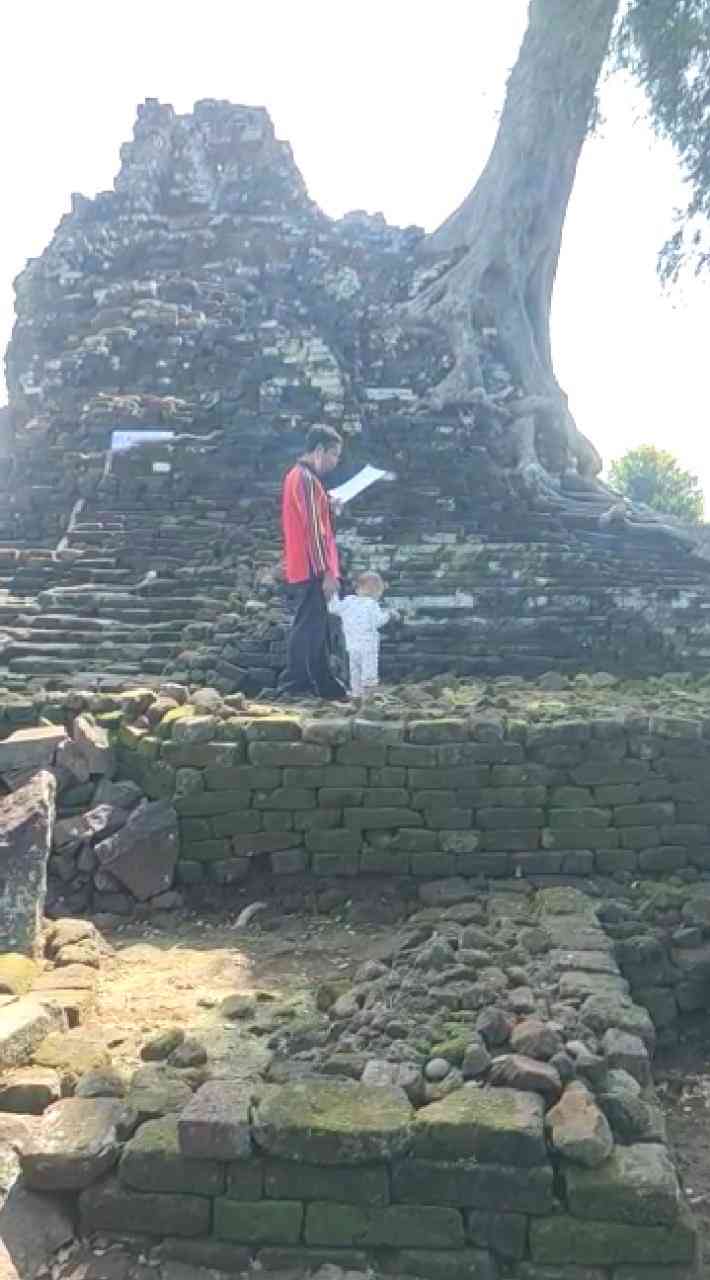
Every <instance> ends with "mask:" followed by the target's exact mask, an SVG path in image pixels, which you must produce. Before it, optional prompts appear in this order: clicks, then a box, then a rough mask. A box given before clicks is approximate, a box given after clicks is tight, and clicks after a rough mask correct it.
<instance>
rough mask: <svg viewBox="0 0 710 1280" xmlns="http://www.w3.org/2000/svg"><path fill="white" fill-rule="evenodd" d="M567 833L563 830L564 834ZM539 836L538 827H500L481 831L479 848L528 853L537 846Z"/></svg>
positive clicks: (492, 851)
mask: <svg viewBox="0 0 710 1280" xmlns="http://www.w3.org/2000/svg"><path fill="white" fill-rule="evenodd" d="M560 834H561V833H560ZM567 834H568V833H567V832H565V835H567ZM541 837H542V832H541V831H540V830H539V828H534V829H527V830H518V829H517V828H515V829H508V828H505V829H503V828H502V829H501V830H499V831H482V832H481V848H482V849H483V850H485V851H486V852H488V853H528V852H530V851H531V850H533V849H537V848H538V847H539V845H540V841H541ZM548 847H549V846H548Z"/></svg>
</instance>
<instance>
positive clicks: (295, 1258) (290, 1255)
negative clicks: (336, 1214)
mask: <svg viewBox="0 0 710 1280" xmlns="http://www.w3.org/2000/svg"><path fill="white" fill-rule="evenodd" d="M257 1264H258V1266H259V1267H263V1269H264V1271H267V1272H268V1271H278V1272H279V1274H281V1273H282V1272H285V1273H286V1274H287V1275H289V1276H291V1275H292V1274H293V1273H295V1274H296V1275H298V1276H299V1277H300V1276H301V1275H302V1274H303V1272H304V1270H305V1273H306V1275H308V1276H310V1275H311V1274H315V1273H317V1272H318V1271H319V1270H321V1276H320V1280H339V1276H338V1277H335V1276H334V1275H333V1273H332V1268H333V1267H337V1268H339V1270H353V1271H356V1272H357V1271H359V1272H366V1271H367V1270H368V1269H369V1266H370V1259H369V1258H368V1257H367V1254H365V1253H362V1252H361V1251H360V1250H359V1249H328V1248H327V1247H326V1246H323V1248H321V1249H308V1248H307V1247H306V1246H305V1245H299V1246H298V1247H296V1248H294V1247H292V1248H290V1249H289V1248H288V1247H284V1246H281V1247H278V1246H274V1247H271V1248H269V1247H267V1248H265V1249H259V1251H258V1254H257ZM322 1268H327V1270H326V1271H325V1272H323V1271H322Z"/></svg>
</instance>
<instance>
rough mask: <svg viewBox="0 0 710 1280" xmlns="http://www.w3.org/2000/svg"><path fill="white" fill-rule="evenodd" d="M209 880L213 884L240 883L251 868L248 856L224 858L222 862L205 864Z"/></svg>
mask: <svg viewBox="0 0 710 1280" xmlns="http://www.w3.org/2000/svg"><path fill="white" fill-rule="evenodd" d="M205 865H206V867H207V872H208V875H209V878H210V880H213V881H214V883H215V884H222V885H225V884H240V883H241V882H242V880H246V878H247V876H248V875H249V871H250V869H251V863H250V860H249V858H225V860H224V862H208V863H206V864H205Z"/></svg>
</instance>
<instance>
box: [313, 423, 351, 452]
mask: <svg viewBox="0 0 710 1280" xmlns="http://www.w3.org/2000/svg"><path fill="white" fill-rule="evenodd" d="M342 443H343V437H342V436H339V435H338V433H337V431H336V430H335V427H326V426H323V425H322V424H321V425H317V426H315V427H311V429H310V431H309V432H308V435H307V436H306V453H313V450H314V449H337V447H338V446H339V445H342Z"/></svg>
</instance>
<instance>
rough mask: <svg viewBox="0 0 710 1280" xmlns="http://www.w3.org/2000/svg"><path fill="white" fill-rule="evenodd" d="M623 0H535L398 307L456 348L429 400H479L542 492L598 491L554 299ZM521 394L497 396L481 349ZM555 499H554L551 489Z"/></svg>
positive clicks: (522, 468) (523, 470)
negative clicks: (410, 294) (475, 158)
mask: <svg viewBox="0 0 710 1280" xmlns="http://www.w3.org/2000/svg"><path fill="white" fill-rule="evenodd" d="M618 5H619V0H530V11H529V24H528V29H527V32H526V35H525V38H524V40H523V44H522V47H521V50H520V55H519V57H518V61H517V64H516V66H515V68H514V69H513V72H512V74H511V76H510V80H509V83H508V90H507V94H506V100H505V106H504V109H503V113H502V117H501V121H500V127H499V129H498V135H497V138H496V141H495V144H494V146H493V150H492V152H491V155H490V158H489V160H488V164H487V165H486V168H485V169H484V171H483V173H482V175H481V177H480V178H479V180H478V182H477V183H476V185H475V187H474V188H473V190H472V191H471V193H470V195H468V196H467V197H466V199H465V200H464V202H463V204H462V205H461V206H460V207H459V208H458V209H457V210H456V212H455V213H453V214H452V215H451V216H450V217H449V218H448V219H447V220H446V222H444V223H443V225H442V226H441V227H439V229H438V231H435V232H434V233H433V234H432V235H431V236H429V237H428V238H427V240H426V241H425V242H424V252H425V254H427V255H431V254H435V255H438V254H446V255H447V258H446V259H445V260H443V267H444V269H443V273H442V274H439V275H438V277H437V278H436V279H435V280H434V281H433V282H432V283H429V284H428V285H427V286H426V287H425V288H424V289H423V290H422V292H420V293H419V294H417V295H415V296H414V298H413V299H412V300H411V302H410V303H408V304H407V313H408V315H409V318H410V319H411V320H412V321H413V322H415V323H418V324H422V323H425V324H428V323H433V324H434V325H436V326H440V325H443V326H444V327H445V329H446V330H447V332H448V335H449V339H450V342H451V347H452V354H453V357H454V364H453V367H452V368H451V370H450V372H449V373H448V374H447V375H446V377H445V378H444V379H443V381H442V382H440V383H439V384H438V386H437V387H436V388H435V390H434V394H433V396H432V398H431V399H432V401H433V403H434V404H435V405H437V406H438V407H443V406H444V405H450V404H452V403H468V404H472V405H475V404H477V403H478V404H479V405H480V406H486V405H488V407H489V409H490V411H491V413H497V414H498V416H499V419H500V421H501V423H504V424H505V431H506V432H507V433H509V435H510V438H511V442H512V447H513V452H514V458H515V465H516V467H517V470H518V471H519V472H520V474H521V476H522V477H523V479H524V480H525V481H526V482H527V483H528V484H529V485H530V486H531V487H532V488H533V489H535V490H538V491H539V490H541V489H542V490H543V491H544V492H545V493H546V494H547V495H548V496H549V497H553V496H554V495H555V494H558V495H559V493H560V487H561V486H562V487H564V486H565V485H566V486H567V487H571V488H573V489H576V490H577V492H578V493H579V492H581V491H584V490H585V489H586V490H587V491H589V490H594V489H595V488H596V487H600V486H597V484H596V482H595V481H594V479H593V478H594V477H595V476H596V475H597V473H598V472H599V471H600V469H601V462H600V459H599V456H598V454H597V452H596V450H595V449H594V448H593V446H592V445H591V444H590V443H589V442H588V441H587V440H586V439H585V438H584V437H583V436H582V435H581V434H580V432H579V431H578V430H577V428H576V426H575V423H574V420H573V418H572V415H571V413H570V411H569V409H568V407H567V400H566V397H565V395H564V393H563V392H562V390H561V389H560V387H559V385H558V383H557V381H556V379H555V375H554V372H553V367H552V352H551V343H550V307H551V301H552V290H553V285H554V280H555V274H556V271H557V262H558V257H559V251H560V243H561V238H562V228H563V224H564V219H565V214H566V211H567V205H568V202H569V198H570V195H571V192H572V186H573V183H574V178H575V172H576V168H577V162H578V159H579V155H580V151H581V149H582V145H583V143H584V140H585V137H586V135H587V132H588V130H589V127H590V123H591V121H592V118H593V115H594V110H595V102H596V96H595V95H596V85H597V81H598V78H599V73H600V70H601V67H602V64H603V62H604V58H605V55H606V52H607V49H608V46H609V40H610V37H611V31H612V25H613V22H614V16H615V14H616V11H617V8H618ZM491 342H493V344H494V352H495V358H496V360H497V361H498V362H499V363H501V364H502V365H503V366H504V367H505V368H506V370H507V371H508V373H509V375H510V379H511V383H512V384H513V385H514V386H515V388H516V390H517V392H518V395H519V396H520V398H516V397H511V398H509V399H508V400H507V401H506V402H505V404H501V403H498V404H495V403H494V401H492V400H491V399H490V397H489V395H488V391H489V388H487V387H486V386H485V381H486V379H485V372H484V367H485V359H484V358H483V357H484V355H485V346H486V344H488V345H489V346H490V343H491ZM560 500H562V499H560Z"/></svg>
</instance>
